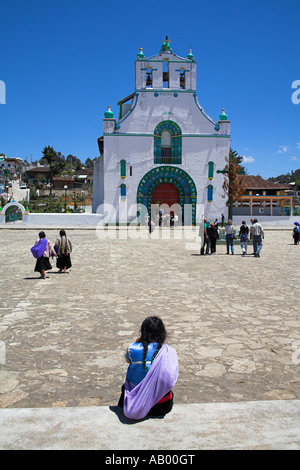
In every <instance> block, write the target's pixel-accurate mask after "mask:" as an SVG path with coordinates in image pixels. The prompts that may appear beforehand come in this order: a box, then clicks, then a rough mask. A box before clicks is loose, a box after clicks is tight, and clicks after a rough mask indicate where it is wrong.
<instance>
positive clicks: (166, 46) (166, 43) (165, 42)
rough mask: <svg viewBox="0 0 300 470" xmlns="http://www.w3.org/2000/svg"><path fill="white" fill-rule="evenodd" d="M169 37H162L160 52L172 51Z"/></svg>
mask: <svg viewBox="0 0 300 470" xmlns="http://www.w3.org/2000/svg"><path fill="white" fill-rule="evenodd" d="M170 42H172V41H170V39H169V37H168V36H166V37H165V39H163V43H162V46H161V50H160V51H161V52H172V49H171V46H170Z"/></svg>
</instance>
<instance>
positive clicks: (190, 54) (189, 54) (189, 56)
mask: <svg viewBox="0 0 300 470" xmlns="http://www.w3.org/2000/svg"><path fill="white" fill-rule="evenodd" d="M186 58H187V59H189V60H194V55H193V53H192V49H190V50H189V53H188V55H187V56H186Z"/></svg>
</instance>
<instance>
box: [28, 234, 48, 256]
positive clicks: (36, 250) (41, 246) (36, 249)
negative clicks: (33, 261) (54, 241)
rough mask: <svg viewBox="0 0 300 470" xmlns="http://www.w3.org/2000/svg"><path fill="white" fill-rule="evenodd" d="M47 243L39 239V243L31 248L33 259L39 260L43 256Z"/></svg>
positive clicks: (43, 239)
mask: <svg viewBox="0 0 300 470" xmlns="http://www.w3.org/2000/svg"><path fill="white" fill-rule="evenodd" d="M47 243H48V240H47V238H41V239H40V241H39V242H38V243H36V245H34V246H33V247H32V248H31V253H32V254H33V256H34V257H35V258H40V257H41V256H43V254H44V251H45V250H46V246H47Z"/></svg>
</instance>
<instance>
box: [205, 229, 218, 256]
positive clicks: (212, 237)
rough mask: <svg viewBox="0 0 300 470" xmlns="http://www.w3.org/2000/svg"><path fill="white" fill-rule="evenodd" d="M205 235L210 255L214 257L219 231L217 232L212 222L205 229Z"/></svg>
mask: <svg viewBox="0 0 300 470" xmlns="http://www.w3.org/2000/svg"><path fill="white" fill-rule="evenodd" d="M207 234H208V238H209V243H210V254H211V255H215V254H216V245H217V240H219V231H218V227H217V226H216V225H215V224H214V223H213V222H211V223H210V224H209V227H208V229H207Z"/></svg>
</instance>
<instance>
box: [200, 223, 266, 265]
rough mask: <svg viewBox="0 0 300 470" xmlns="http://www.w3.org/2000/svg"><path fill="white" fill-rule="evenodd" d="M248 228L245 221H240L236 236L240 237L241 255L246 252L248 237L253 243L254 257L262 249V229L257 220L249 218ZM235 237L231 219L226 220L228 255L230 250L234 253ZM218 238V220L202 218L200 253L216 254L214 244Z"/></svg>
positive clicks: (257, 255) (258, 255)
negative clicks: (202, 232)
mask: <svg viewBox="0 0 300 470" xmlns="http://www.w3.org/2000/svg"><path fill="white" fill-rule="evenodd" d="M250 221H251V226H250V229H249V227H248V226H247V224H246V221H244V220H243V221H242V225H241V226H240V230H239V233H238V237H239V238H240V245H241V249H242V255H243V256H245V255H246V254H247V247H248V242H249V238H250V239H251V240H252V243H253V254H254V256H255V257H256V258H259V257H260V252H261V249H262V240H263V239H264V231H263V228H262V226H261V224H260V223H258V220H257V219H255V218H251V219H250ZM236 238H237V235H236V231H235V229H234V226H233V224H232V220H230V219H229V220H228V221H227V223H226V224H225V239H226V254H227V255H229V254H230V252H231V254H232V255H234V240H235V239H236ZM219 239H220V236H219V230H218V220H217V219H216V220H215V222H210V223H209V222H208V221H207V219H206V218H205V219H204V236H203V242H202V246H201V250H200V255H205V254H206V255H209V254H211V255H214V254H216V245H217V241H218V240H219Z"/></svg>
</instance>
